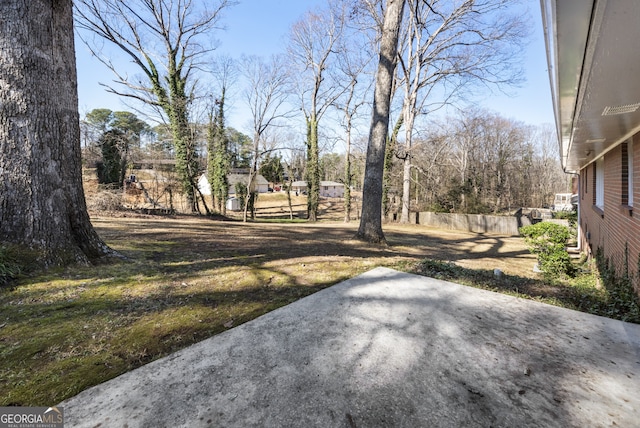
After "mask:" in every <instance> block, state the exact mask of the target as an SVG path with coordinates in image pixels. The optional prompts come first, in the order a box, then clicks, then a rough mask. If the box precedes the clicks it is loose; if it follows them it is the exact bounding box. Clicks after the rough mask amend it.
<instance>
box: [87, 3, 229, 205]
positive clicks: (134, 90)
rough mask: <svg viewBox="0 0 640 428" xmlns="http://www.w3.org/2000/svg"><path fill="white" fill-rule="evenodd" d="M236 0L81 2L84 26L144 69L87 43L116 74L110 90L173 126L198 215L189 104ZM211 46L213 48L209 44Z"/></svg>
mask: <svg viewBox="0 0 640 428" xmlns="http://www.w3.org/2000/svg"><path fill="white" fill-rule="evenodd" d="M234 3H235V2H234V1H233V0H213V1H210V2H206V3H203V2H193V1H190V0H77V1H76V20H77V23H78V27H79V28H80V29H83V30H87V31H88V33H83V34H85V35H87V34H93V35H94V36H97V38H98V39H102V40H106V41H108V42H110V43H112V44H113V45H115V46H117V47H118V48H119V49H120V50H121V51H122V52H123V53H124V54H125V55H126V56H128V57H129V58H130V59H131V60H132V61H133V63H134V64H136V65H137V66H138V68H139V69H140V70H141V71H142V76H143V77H137V76H136V77H132V76H129V75H127V74H126V73H124V72H123V71H122V70H121V69H119V66H118V64H117V63H116V62H114V61H112V60H111V59H109V58H105V57H103V56H102V55H101V54H100V46H101V45H100V43H99V42H98V41H97V40H95V39H93V40H88V39H84V38H83V40H85V43H86V44H87V46H89V48H90V49H91V51H92V53H93V54H94V55H95V56H97V57H98V58H99V59H100V61H102V62H103V63H104V64H105V65H106V66H107V67H108V68H109V69H110V70H111V71H112V72H113V73H114V74H115V76H116V83H118V85H119V86H118V89H117V88H115V87H114V86H107V90H108V91H110V92H112V93H115V94H118V95H121V96H124V97H129V98H132V99H135V100H138V101H141V102H143V103H145V104H147V105H148V106H151V107H153V108H155V109H156V110H157V111H158V112H159V113H161V114H162V115H163V117H164V118H165V120H166V121H167V122H168V123H169V125H170V127H171V133H172V138H173V145H174V147H175V154H176V169H177V171H178V174H179V176H180V179H181V182H182V187H183V190H184V192H185V195H186V197H187V201H188V203H189V205H190V207H191V210H192V211H195V210H196V209H197V203H196V192H197V190H198V187H197V174H198V162H197V158H196V150H195V142H194V141H193V139H192V138H191V132H190V130H189V106H190V103H191V102H192V101H193V99H194V96H195V82H196V74H197V72H198V70H199V67H200V66H201V65H202V62H203V61H204V57H205V56H206V54H207V53H209V52H211V51H212V50H213V45H211V44H210V41H209V40H207V38H210V37H211V33H212V32H213V31H214V30H216V29H218V28H219V26H218V25H219V22H220V18H221V15H222V12H223V11H224V10H225V9H226V8H227V7H229V6H231V5H232V4H234ZM207 43H209V45H207Z"/></svg>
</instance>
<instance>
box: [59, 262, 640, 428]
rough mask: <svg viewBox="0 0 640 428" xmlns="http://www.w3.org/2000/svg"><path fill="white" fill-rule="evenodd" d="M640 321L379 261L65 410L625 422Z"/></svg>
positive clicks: (107, 419) (633, 419)
mask: <svg viewBox="0 0 640 428" xmlns="http://www.w3.org/2000/svg"><path fill="white" fill-rule="evenodd" d="M638 391H640V325H635V324H629V323H624V322H620V321H615V320H611V319H607V318H602V317H598V316H594V315H589V314H584V313H581V312H576V311H571V310H567V309H562V308H557V307H554V306H550V305H546V304H542V303H538V302H534V301H529V300H524V299H519V298H515V297H511V296H506V295H502V294H498V293H493V292H489V291H484V290H478V289H474V288H470V287H465V286H462V285H458V284H454V283H451V282H446V281H440V280H436V279H432V278H426V277H421V276H416V275H411V274H406V273H401V272H397V271H394V270H391V269H386V268H376V269H374V270H372V271H370V272H367V273H365V274H363V275H360V276H358V277H355V278H352V279H350V280H348V281H344V282H342V283H340V284H337V285H335V286H333V287H330V288H327V289H325V290H322V291H320V292H318V293H315V294H313V295H311V296H308V297H306V298H304V299H301V300H299V301H297V302H295V303H293V304H290V305H288V306H286V307H283V308H280V309H278V310H275V311H273V312H270V313H268V314H266V315H264V316H262V317H260V318H257V319H255V320H253V321H250V322H248V323H246V324H243V325H240V326H238V327H235V328H232V329H230V330H228V331H226V332H224V333H222V334H219V335H217V336H214V337H212V338H210V339H207V340H204V341H202V342H200V343H197V344H195V345H193V346H190V347H189V348H185V349H183V350H181V351H179V352H176V353H174V354H172V355H169V356H167V357H165V358H163V359H160V360H157V361H155V362H152V363H150V364H147V365H145V366H143V367H141V368H139V369H136V370H133V371H131V372H129V373H126V374H123V375H122V376H119V377H117V378H115V379H113V380H111V381H108V382H105V383H103V384H101V385H98V386H95V387H93V388H90V389H88V390H86V391H84V392H82V393H80V394H79V395H77V396H75V397H73V398H71V399H69V400H66V401H64V402H62V403H60V404H59V406H62V407H63V408H64V413H65V426H66V427H97V426H100V427H129V428H132V427H208V426H211V427H347V428H354V427H461V426H465V427H490V426H491V427H516V426H517V427H540V426H545V427H571V426H574V427H609V426H619V427H630V426H638V423H639V422H638V421H640V413H639V412H640V394H639V393H638Z"/></svg>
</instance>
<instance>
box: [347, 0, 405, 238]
mask: <svg viewBox="0 0 640 428" xmlns="http://www.w3.org/2000/svg"><path fill="white" fill-rule="evenodd" d="M404 3H405V0H389V1H388V2H387V9H386V10H385V14H384V24H383V28H382V39H381V41H380V58H379V62H378V72H377V74H376V88H375V92H374V99H373V117H372V118H371V129H370V131H369V144H368V147H367V164H366V169H365V174H364V186H363V189H362V217H361V219H360V227H359V229H358V233H357V235H356V236H357V237H358V238H360V239H363V240H366V241H369V242H374V243H378V242H386V240H385V238H384V233H383V232H382V178H383V169H384V151H385V145H386V140H387V134H388V132H389V111H390V107H391V88H392V84H393V73H394V71H395V67H396V61H397V58H396V55H397V52H398V33H399V31H400V24H401V23H402V12H403V9H404Z"/></svg>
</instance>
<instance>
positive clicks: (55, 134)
mask: <svg viewBox="0 0 640 428" xmlns="http://www.w3.org/2000/svg"><path fill="white" fill-rule="evenodd" d="M0 16H2V18H1V19H0V242H2V243H3V245H10V246H17V247H19V253H20V254H21V257H22V258H23V259H24V258H25V257H26V258H27V259H28V258H30V257H27V255H30V256H32V257H33V260H28V261H27V260H23V261H24V262H25V263H29V262H32V263H34V264H40V265H44V266H51V265H58V264H68V263H74V262H81V263H86V262H89V261H95V260H97V259H99V258H102V257H105V256H112V255H115V254H116V253H115V252H113V251H112V250H111V249H109V248H108V247H107V246H106V245H105V243H104V242H103V241H102V239H100V237H99V236H98V235H97V233H96V232H95V231H94V229H93V227H92V226H91V222H90V220H89V215H88V214H87V209H86V203H85V198H84V193H83V188H82V170H81V159H80V128H79V115H78V91H77V77H76V61H75V51H74V40H73V34H74V33H73V14H72V2H71V0H58V1H55V2H34V1H31V0H18V1H10V2H8V1H3V2H0ZM43 23H46V25H43Z"/></svg>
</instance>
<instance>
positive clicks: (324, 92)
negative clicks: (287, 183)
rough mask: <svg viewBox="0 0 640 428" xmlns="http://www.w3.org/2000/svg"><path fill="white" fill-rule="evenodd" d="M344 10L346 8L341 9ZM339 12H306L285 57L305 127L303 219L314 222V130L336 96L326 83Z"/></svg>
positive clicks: (341, 24) (337, 37)
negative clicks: (305, 189)
mask: <svg viewBox="0 0 640 428" xmlns="http://www.w3.org/2000/svg"><path fill="white" fill-rule="evenodd" d="M343 6H345V7H346V5H343ZM343 12H344V8H343V9H336V8H327V9H325V10H324V11H323V12H321V13H312V12H308V13H307V14H306V15H305V16H304V18H303V19H301V20H300V21H298V22H297V23H295V24H294V25H293V27H292V28H291V35H290V44H289V48H288V51H289V57H290V58H291V62H292V64H293V67H292V69H294V70H295V75H293V74H292V76H294V80H295V84H296V85H297V90H296V91H297V93H298V95H299V96H300V101H301V109H302V112H303V113H304V117H305V122H306V127H307V185H308V199H307V201H308V202H307V215H308V218H309V220H310V221H316V220H317V219H318V206H319V200H320V169H319V159H320V153H319V151H320V150H319V144H318V126H319V122H320V120H321V119H322V116H323V115H324V114H325V113H326V112H327V109H328V108H329V107H330V106H331V104H332V103H333V102H334V100H335V99H336V98H337V97H338V96H339V95H340V93H341V91H340V87H339V86H338V85H333V84H332V82H331V81H330V77H331V75H330V73H329V69H330V68H331V67H332V65H333V64H332V60H333V58H334V55H333V54H334V52H335V50H336V48H337V46H338V41H339V40H340V37H341V36H342V32H343V30H344V24H345V21H344V20H345V14H344V13H343Z"/></svg>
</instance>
